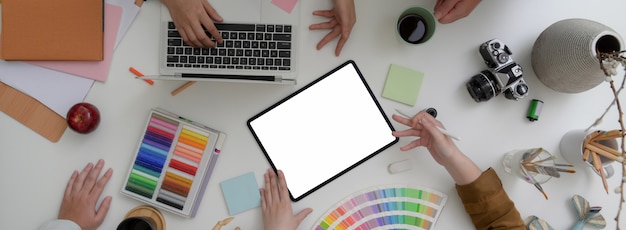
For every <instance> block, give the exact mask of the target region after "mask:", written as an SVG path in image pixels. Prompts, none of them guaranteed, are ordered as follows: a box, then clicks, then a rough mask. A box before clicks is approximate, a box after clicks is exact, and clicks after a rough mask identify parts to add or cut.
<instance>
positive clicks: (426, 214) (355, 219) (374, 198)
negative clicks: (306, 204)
mask: <svg viewBox="0 0 626 230" xmlns="http://www.w3.org/2000/svg"><path fill="white" fill-rule="evenodd" d="M447 199H448V196H447V195H446V194H444V193H441V192H438V191H435V190H433V189H429V188H423V187H419V186H417V187H416V186H407V185H388V186H381V187H373V188H369V189H366V190H363V191H360V192H357V193H355V194H353V195H350V196H349V197H348V198H346V199H344V200H342V201H341V202H339V203H337V205H335V207H333V208H331V209H330V210H329V211H328V212H327V213H326V214H324V215H322V217H321V218H320V219H319V221H317V222H316V223H317V224H316V225H315V226H313V228H312V230H327V229H338V230H346V229H350V230H352V229H355V230H369V229H433V228H434V225H435V223H436V222H437V219H438V218H439V214H440V213H441V210H442V209H443V207H444V205H445V203H446V201H447Z"/></svg>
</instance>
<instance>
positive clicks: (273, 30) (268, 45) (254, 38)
mask: <svg viewBox="0 0 626 230" xmlns="http://www.w3.org/2000/svg"><path fill="white" fill-rule="evenodd" d="M215 26H216V27H217V30H218V31H219V32H220V33H221V35H222V38H223V40H224V42H223V43H222V44H217V47H216V48H194V47H191V46H190V45H189V44H187V43H185V42H184V41H183V39H182V37H181V36H180V34H179V33H178V31H177V30H176V26H174V23H173V22H169V23H168V33H167V36H168V39H167V60H166V62H167V67H177V68H190V69H191V68H200V69H238V70H261V71H262V70H267V71H290V70H291V68H292V62H291V56H292V40H291V39H292V36H291V35H292V26H291V25H276V24H230V23H215ZM207 34H208V33H207ZM209 37H212V36H211V35H210V34H209Z"/></svg>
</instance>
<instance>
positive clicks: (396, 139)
mask: <svg viewBox="0 0 626 230" xmlns="http://www.w3.org/2000/svg"><path fill="white" fill-rule="evenodd" d="M347 65H352V67H354V70H355V71H356V73H357V74H358V77H359V78H360V80H361V83H362V84H363V85H364V86H365V89H367V92H368V94H369V96H370V98H371V99H372V101H373V102H374V104H375V105H376V108H377V110H378V112H380V115H381V117H382V118H383V119H384V121H385V123H386V124H387V126H388V127H389V135H391V132H392V131H395V129H394V127H393V126H392V124H391V122H390V121H389V118H388V117H387V115H386V114H385V112H384V111H383V109H382V107H381V106H380V103H379V102H378V100H377V99H376V97H375V96H374V94H373V93H372V90H371V88H370V87H369V85H368V84H367V82H366V81H365V78H364V77H363V74H362V73H361V71H360V70H359V68H358V67H357V65H356V63H355V62H354V61H353V60H348V61H346V62H344V63H343V64H341V65H339V66H338V67H336V68H334V69H333V70H331V71H329V72H328V73H326V74H324V75H323V76H321V77H319V78H317V79H315V80H314V81H312V82H311V83H309V84H307V85H306V86H304V87H302V88H301V89H298V90H297V91H296V92H294V93H292V94H290V95H288V96H287V97H285V98H283V99H281V100H280V101H279V102H277V103H275V104H273V105H271V106H269V107H268V108H267V109H265V110H263V111H262V112H260V113H258V114H257V115H255V116H253V117H252V118H250V119H248V121H247V126H248V128H249V130H250V131H251V132H252V135H253V136H254V139H255V140H256V142H257V144H258V145H259V147H260V148H261V150H262V152H263V154H264V155H265V158H266V159H267V160H268V162H269V163H270V166H271V167H272V169H273V170H274V171H275V172H276V171H277V169H278V168H277V167H276V165H275V164H274V161H273V160H272V158H271V157H270V155H269V154H268V152H267V151H266V148H265V147H264V145H263V143H262V142H261V140H260V139H259V136H258V135H257V132H256V131H255V129H254V127H253V126H252V122H253V121H254V120H256V119H258V118H260V117H262V116H263V115H265V114H266V113H268V112H270V111H272V110H273V109H275V108H277V107H279V106H280V105H282V104H283V103H285V102H287V101H289V100H290V99H292V98H293V97H295V96H297V95H298V94H300V93H302V92H304V91H305V90H307V89H309V88H310V87H312V86H314V85H315V84H317V83H319V82H320V81H322V80H324V79H326V78H327V77H329V76H332V74H334V73H336V72H337V71H338V70H340V69H342V68H344V67H346V66H347ZM398 140H399V138H397V137H395V138H393V140H392V141H391V142H389V143H387V144H386V145H383V146H381V147H380V148H378V149H377V150H376V151H374V152H372V153H370V154H368V155H367V156H365V157H363V158H362V159H360V160H358V161H356V162H355V163H354V164H352V165H350V166H348V167H347V168H345V169H344V170H342V171H340V172H339V173H337V174H335V175H333V176H332V177H330V178H328V179H326V180H324V181H323V182H322V183H320V184H318V185H316V186H315V187H312V188H310V189H308V190H307V191H306V192H304V193H302V195H300V196H298V197H294V196H293V194H292V192H291V190H290V191H289V196H290V198H291V200H292V201H299V200H301V199H303V198H304V197H306V196H308V195H310V194H311V193H313V192H315V191H317V190H318V189H320V188H321V187H323V186H324V185H326V184H328V183H330V182H331V181H333V180H335V179H337V178H338V177H339V176H341V175H343V174H345V173H347V172H348V171H350V170H352V169H353V168H355V167H356V166H358V165H360V164H362V163H363V162H365V161H367V160H368V159H370V158H372V157H374V156H376V155H377V154H378V153H380V152H382V151H383V150H385V149H387V148H389V147H391V146H392V145H394V144H395V143H397V142H398ZM288 176H289V175H286V177H288ZM287 186H289V184H288V185H287Z"/></svg>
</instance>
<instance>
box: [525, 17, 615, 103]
mask: <svg viewBox="0 0 626 230" xmlns="http://www.w3.org/2000/svg"><path fill="white" fill-rule="evenodd" d="M623 48H624V42H623V41H622V38H621V37H620V35H619V34H617V33H616V32H615V31H614V30H613V29H611V28H609V27H608V26H606V25H603V24H601V23H598V22H595V21H592V20H588V19H579V18H574V19H565V20H561V21H558V22H556V23H554V24H552V25H550V26H549V27H548V28H546V29H545V30H544V31H543V32H542V33H541V34H540V35H539V37H538V38H537V40H536V41H535V44H534V45H533V49H532V57H531V62H532V67H533V69H534V71H535V75H537V78H539V80H540V81H541V82H542V83H543V84H544V85H546V86H547V87H548V88H551V89H553V90H555V91H558V92H563V93H580V92H584V91H587V90H589V89H592V88H594V87H596V86H598V85H599V84H600V83H602V81H604V79H605V78H606V77H605V76H604V73H603V72H602V69H600V65H599V62H598V58H597V57H596V54H597V52H596V50H598V51H600V52H611V51H619V50H622V49H623Z"/></svg>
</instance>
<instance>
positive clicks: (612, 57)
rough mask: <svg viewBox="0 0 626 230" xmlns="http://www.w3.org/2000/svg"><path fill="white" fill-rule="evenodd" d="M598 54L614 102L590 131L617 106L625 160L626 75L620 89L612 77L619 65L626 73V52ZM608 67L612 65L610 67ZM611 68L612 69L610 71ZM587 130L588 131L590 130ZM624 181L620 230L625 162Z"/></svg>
mask: <svg viewBox="0 0 626 230" xmlns="http://www.w3.org/2000/svg"><path fill="white" fill-rule="evenodd" d="M597 53H598V61H599V63H600V68H601V69H602V71H603V72H604V75H605V76H606V77H607V80H608V82H609V84H610V86H611V91H612V92H613V97H614V99H613V101H612V102H611V104H609V106H608V107H607V109H606V110H605V111H604V113H603V114H602V116H600V118H598V119H597V120H596V121H595V122H594V124H592V125H591V126H590V127H589V128H588V129H590V128H591V127H594V126H596V125H598V124H599V123H600V121H601V120H602V119H603V118H604V116H605V115H606V114H607V113H608V111H609V110H610V108H611V107H612V106H613V105H616V107H617V111H618V116H619V117H618V123H619V125H620V128H621V129H620V133H621V134H622V135H621V137H620V139H621V149H622V159H624V158H625V157H626V151H625V148H624V147H625V146H626V141H625V139H624V134H625V133H626V128H625V126H624V120H623V119H622V118H623V115H624V112H623V110H622V106H621V103H620V100H619V93H620V92H621V91H622V89H624V83H626V73H624V77H623V78H622V84H621V86H620V88H619V89H616V88H615V81H614V80H613V79H612V78H611V76H613V75H616V71H615V69H616V68H617V65H620V64H621V65H622V67H623V68H624V71H625V72H626V57H623V56H622V54H624V53H626V51H620V52H612V53H600V52H597ZM607 65H611V66H608V68H607ZM609 68H611V69H609ZM588 129H587V130H588ZM621 168H622V181H621V184H620V186H619V189H618V190H619V193H620V202H619V208H618V210H617V215H616V216H615V222H616V229H617V230H619V229H620V228H619V226H620V225H619V223H620V215H621V213H622V210H623V206H624V201H625V200H624V184H625V181H624V178H626V164H625V163H624V161H622V167H621ZM616 192H617V191H616Z"/></svg>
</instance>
